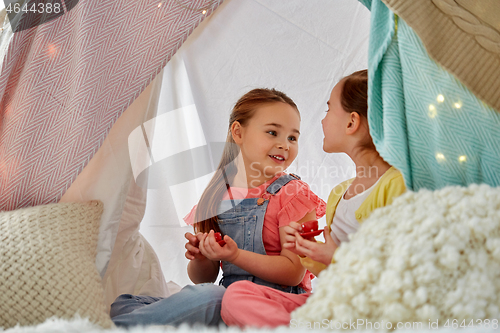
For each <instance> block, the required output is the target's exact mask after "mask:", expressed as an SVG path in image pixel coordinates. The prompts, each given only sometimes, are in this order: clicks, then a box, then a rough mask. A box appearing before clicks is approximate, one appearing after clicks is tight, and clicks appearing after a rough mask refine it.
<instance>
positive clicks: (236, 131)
mask: <svg viewBox="0 0 500 333" xmlns="http://www.w3.org/2000/svg"><path fill="white" fill-rule="evenodd" d="M231 135H232V136H233V140H234V142H236V144H237V145H239V144H240V143H241V141H242V126H241V124H240V122H239V121H234V122H233V123H232V124H231Z"/></svg>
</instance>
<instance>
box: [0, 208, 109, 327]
mask: <svg viewBox="0 0 500 333" xmlns="http://www.w3.org/2000/svg"><path fill="white" fill-rule="evenodd" d="M102 211H103V204H102V203H101V202H100V201H90V202H86V203H57V204H49V205H43V206H37V207H31V208H24V209H19V210H16V211H11V212H1V213H0V282H1V283H0V327H4V329H5V328H9V327H12V326H15V325H16V324H18V323H19V324H20V325H21V326H24V325H33V324H38V323H42V322H44V321H45V319H47V318H49V317H52V316H56V317H59V318H72V317H73V316H74V315H75V314H79V315H80V316H81V317H84V318H85V317H87V318H89V319H90V321H92V322H94V323H96V324H99V325H101V326H103V327H105V328H109V327H113V326H114V325H113V323H112V321H111V319H110V318H109V315H108V314H107V313H106V311H105V305H104V297H103V289H102V285H101V278H100V276H99V274H98V272H97V269H96V267H95V256H96V248H97V237H98V233H99V222H100V218H101V214H102Z"/></svg>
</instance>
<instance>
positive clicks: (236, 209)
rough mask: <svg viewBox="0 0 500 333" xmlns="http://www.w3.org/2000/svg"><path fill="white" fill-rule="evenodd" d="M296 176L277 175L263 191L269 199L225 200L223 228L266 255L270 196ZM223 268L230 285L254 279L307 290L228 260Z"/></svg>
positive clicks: (287, 289)
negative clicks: (270, 279) (264, 233)
mask: <svg viewBox="0 0 500 333" xmlns="http://www.w3.org/2000/svg"><path fill="white" fill-rule="evenodd" d="M294 179H300V178H298V176H295V175H293V176H292V175H283V176H281V177H280V178H278V179H276V180H275V181H274V182H273V183H272V184H270V185H269V186H268V187H267V189H266V192H265V193H264V195H263V198H264V199H265V200H263V198H249V199H242V200H224V201H222V202H221V204H220V206H219V210H218V213H219V214H218V218H219V228H220V230H221V231H222V233H223V234H224V235H228V236H229V237H231V238H232V239H233V240H234V241H235V242H236V244H238V248H239V249H242V250H246V251H251V252H255V253H258V254H263V255H266V250H265V248H264V242H263V241H262V228H263V226H264V215H265V214H266V209H267V205H268V203H269V200H268V199H269V197H271V196H272V195H274V194H276V193H278V191H279V190H281V188H282V187H283V186H284V185H286V184H287V183H288V182H290V181H291V180H294ZM259 203H260V205H259ZM222 272H223V278H222V280H221V282H220V284H221V285H223V286H224V287H226V288H227V287H228V286H229V285H230V284H231V283H233V282H236V281H239V280H250V281H252V282H254V283H257V284H260V285H263V286H268V287H271V288H274V289H278V290H281V291H284V292H288V293H294V294H302V293H305V291H304V290H303V289H302V288H300V287H297V286H283V285H279V284H276V283H272V282H268V281H266V280H263V279H260V278H258V277H256V276H254V275H251V274H250V273H248V272H247V271H245V270H243V269H241V268H239V267H238V266H235V265H233V264H231V263H229V262H226V261H223V262H222Z"/></svg>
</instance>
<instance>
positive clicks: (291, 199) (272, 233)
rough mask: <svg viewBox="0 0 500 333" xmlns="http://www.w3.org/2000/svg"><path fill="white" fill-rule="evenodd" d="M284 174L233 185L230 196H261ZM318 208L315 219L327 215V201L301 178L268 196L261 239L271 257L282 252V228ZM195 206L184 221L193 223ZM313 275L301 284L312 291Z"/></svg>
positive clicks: (306, 277)
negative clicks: (261, 181) (259, 182)
mask: <svg viewBox="0 0 500 333" xmlns="http://www.w3.org/2000/svg"><path fill="white" fill-rule="evenodd" d="M282 175H283V173H281V174H279V175H277V176H275V177H274V178H272V179H271V180H269V181H267V182H265V183H264V184H262V185H260V186H258V187H255V188H252V189H246V188H239V187H231V195H232V197H233V199H236V200H237V199H247V198H259V197H260V196H261V195H262V194H263V193H264V192H265V190H266V189H267V187H268V186H269V185H271V183H272V182H274V181H275V180H276V179H277V178H278V177H280V176H282ZM228 199H229V193H228V192H226V194H225V195H224V197H223V200H228ZM314 209H316V218H320V217H322V216H323V215H325V211H326V204H325V202H324V201H323V200H321V199H320V198H319V197H318V196H317V195H316V194H314V193H313V192H312V191H311V190H310V188H309V185H307V183H305V182H303V181H302V180H292V181H290V182H289V183H288V184H286V185H285V186H283V187H282V188H281V190H280V191H279V192H278V193H276V194H275V195H273V196H271V197H270V199H269V204H268V205H267V209H266V215H265V216H264V226H263V228H262V241H263V243H264V248H265V250H266V253H267V254H268V255H271V256H276V255H279V254H280V253H281V242H280V235H279V228H280V227H283V226H286V225H288V224H290V222H292V221H299V220H300V219H302V218H303V217H304V216H305V215H306V214H307V213H309V212H311V211H313V210H314ZM195 211H196V206H194V207H193V209H192V210H191V212H189V214H188V215H186V217H184V221H185V222H186V223H187V224H189V225H193V223H194V216H195ZM312 276H313V275H312V274H311V273H310V272H309V271H308V272H306V275H305V276H304V279H303V280H302V282H301V284H300V286H301V287H302V288H303V289H304V290H306V291H310V290H311V277H312Z"/></svg>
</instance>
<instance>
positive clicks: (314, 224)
mask: <svg viewBox="0 0 500 333" xmlns="http://www.w3.org/2000/svg"><path fill="white" fill-rule="evenodd" d="M301 226H302V232H301V233H299V235H301V236H302V237H304V238H305V239H313V237H314V236H318V235H319V234H320V233H322V232H323V230H318V221H317V220H311V221H307V222H303V223H302V224H301Z"/></svg>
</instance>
